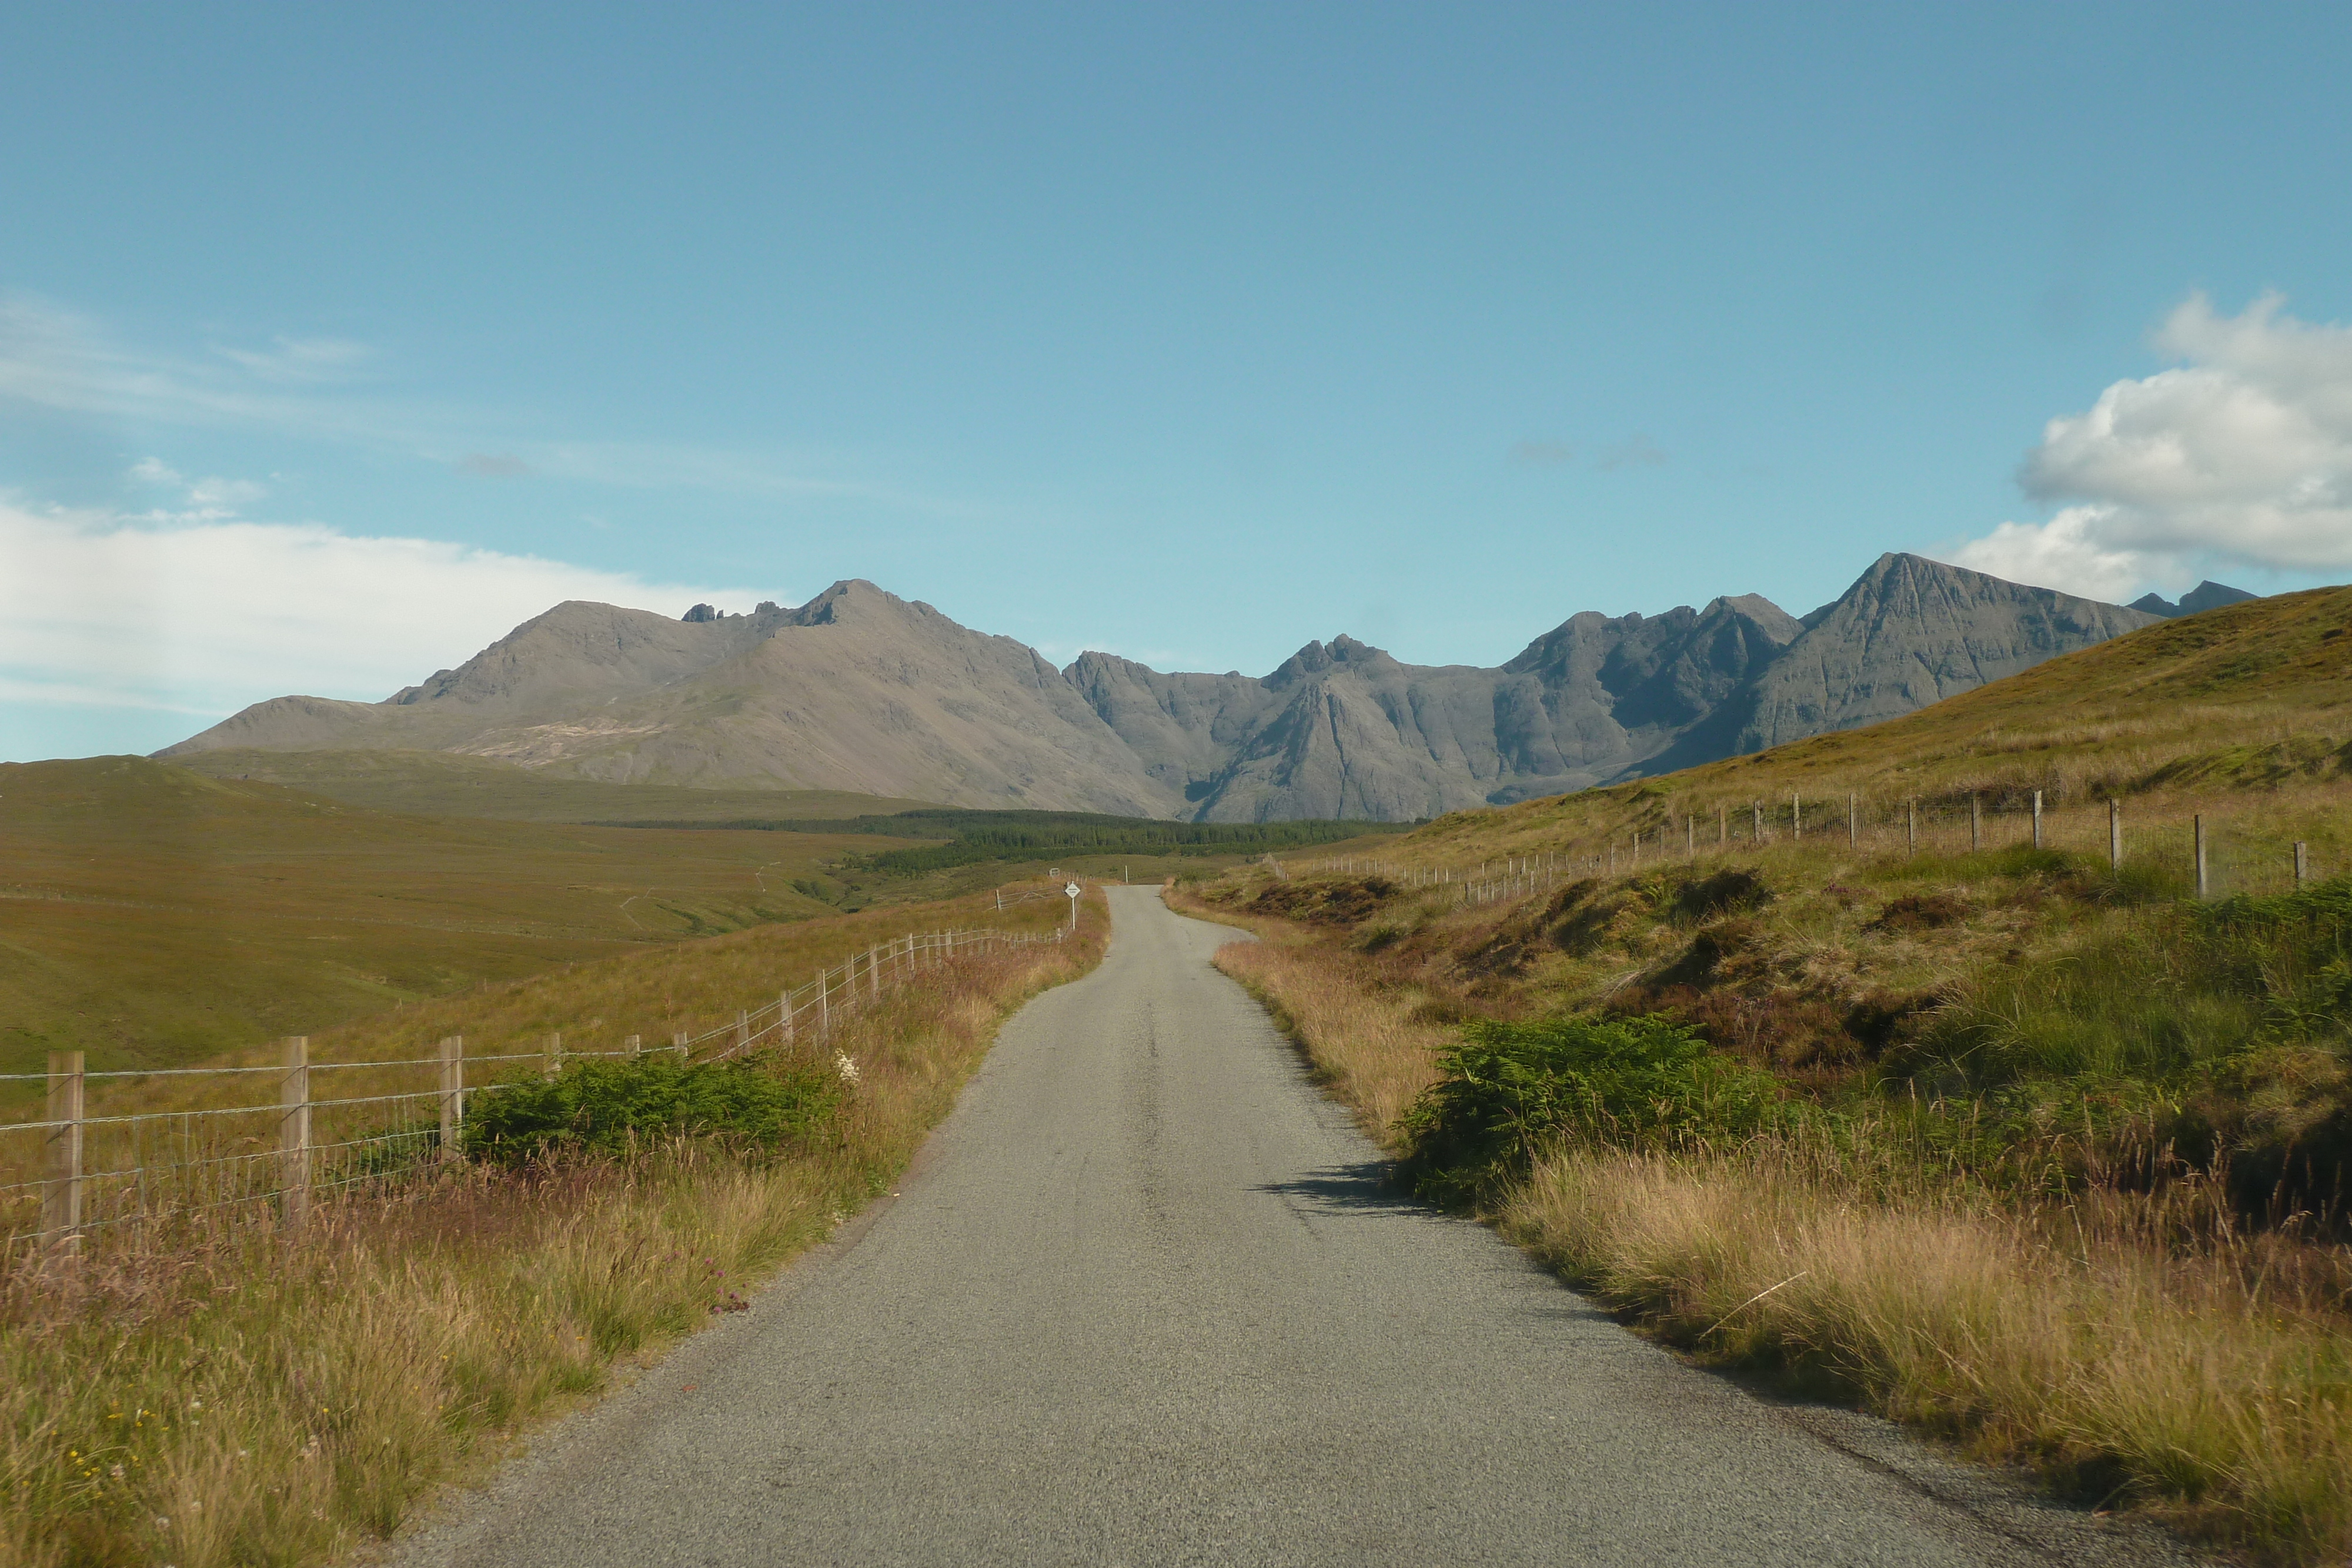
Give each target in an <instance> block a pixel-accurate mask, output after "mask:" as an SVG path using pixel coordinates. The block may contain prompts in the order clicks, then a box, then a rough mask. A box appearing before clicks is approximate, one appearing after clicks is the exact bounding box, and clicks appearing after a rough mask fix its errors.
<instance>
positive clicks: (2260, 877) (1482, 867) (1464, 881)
mask: <svg viewBox="0 0 2352 1568" xmlns="http://www.w3.org/2000/svg"><path fill="white" fill-rule="evenodd" d="M1784 800H1785V804H1783V803H1782V802H1783V801H1784ZM1842 803H1843V807H1844V810H1843V812H1842V813H1841V812H1839V811H1837V810H1836V808H1837V806H1838V805H1840V804H1841V802H1839V801H1838V800H1837V799H1836V797H1835V796H1834V795H1831V796H1806V795H1804V794H1803V793H1802V792H1801V791H1791V792H1790V794H1789V795H1787V796H1786V797H1782V798H1780V799H1779V800H1774V801H1773V802H1772V803H1771V804H1769V805H1767V804H1766V803H1765V802H1764V801H1763V800H1750V801H1748V803H1747V805H1746V806H1745V807H1744V808H1743V809H1742V810H1741V811H1740V812H1739V815H1740V816H1742V817H1745V818H1746V819H1747V820H1746V821H1745V823H1743V824H1742V825H1743V826H1745V827H1746V828H1747V829H1748V832H1747V834H1746V836H1745V837H1741V836H1740V835H1738V834H1737V833H1735V832H1734V831H1733V823H1734V821H1735V818H1734V815H1733V810H1732V808H1731V806H1730V805H1729V803H1727V802H1717V805H1716V808H1715V810H1714V812H1713V813H1712V814H1711V815H1708V816H1702V815H1701V814H1700V813H1698V812H1696V811H1689V810H1685V811H1684V812H1682V813H1680V814H1679V820H1678V819H1677V814H1676V813H1675V812H1674V811H1672V810H1669V811H1668V812H1666V813H1665V817H1664V822H1663V823H1662V824H1660V825H1659V826H1657V827H1656V828H1654V829H1652V828H1649V827H1643V828H1640V829H1629V830H1627V831H1626V832H1625V833H1624V834H1623V835H1622V836H1618V835H1612V837H1611V838H1610V839H1609V840H1608V841H1606V842H1603V843H1595V842H1593V841H1591V840H1589V839H1588V840H1584V841H1578V842H1574V843H1571V845H1570V847H1568V848H1566V849H1563V850H1559V851H1542V852H1533V853H1529V854H1525V855H1507V856H1504V857H1501V858H1499V859H1494V860H1486V861H1480V862H1476V863H1475V865H1474V864H1471V863H1469V862H1462V863H1458V864H1444V863H1439V862H1403V861H1394V860H1386V859H1381V858H1378V857H1364V856H1327V857H1323V858H1321V859H1318V860H1316V861H1313V862H1307V863H1308V868H1309V869H1312V870H1317V871H1321V872H1325V873H1336V874H1339V875H1379V876H1385V877H1388V878H1390V879H1391V880H1392V881H1395V882H1400V883H1404V884H1405V885H1407V886H1409V887H1413V888H1444V889H1447V890H1449V893H1450V895H1451V896H1453V897H1454V898H1455V899H1456V901H1457V902H1459V903H1461V904H1493V903H1497V902H1504V901H1508V900H1512V899H1518V898H1526V897H1530V896H1533V895H1535V894H1541V893H1548V892H1549V891H1551V890H1552V889H1554V888H1556V887H1558V886H1559V885H1560V884H1561V883H1563V882H1565V881H1568V880H1570V879H1572V878H1575V877H1578V876H1586V875H1610V876H1614V875H1616V874H1618V873H1621V872H1625V871H1636V870H1639V869H1640V868H1641V867H1643V865H1645V864H1655V863H1657V862H1662V861H1666V860H1672V859H1682V860H1696V859H1697V858H1698V857H1699V856H1701V855H1703V854H1706V853H1709V852H1725V851H1732V850H1742V849H1744V850H1746V851H1748V852H1762V851H1765V850H1769V849H1774V848H1787V849H1798V848H1808V849H1810V848H1815V847H1818V846H1819V845H1821V844H1822V843H1823V842H1824V841H1827V842H1829V843H1831V844H1832V845H1835V844H1836V843H1838V841H1841V840H1842V841H1843V847H1844V848H1845V849H1847V850H1848V851H1849V852H1856V853H1865V854H1890V853H1895V852H1899V853H1900V854H1902V855H1905V856H1909V855H1916V854H1917V853H1918V852H1920V851H1921V850H1922V849H1923V848H1926V849H1927V850H1929V851H1931V852H1932V851H1934V850H1937V849H1939V848H1940V849H1943V850H1945V851H1947V852H1958V851H1959V849H1960V847H1961V846H1960V840H1961V837H1962V829H1961V826H1960V815H1959V812H1958V809H1957V808H1953V809H1951V810H1948V811H1947V812H1946V813H1944V814H1943V819H1942V820H1941V821H1937V820H1935V818H1934V817H1932V816H1931V817H1928V818H1926V819H1923V815H1922V811H1921V807H1920V801H1919V799H1918V797H1916V796H1912V797H1907V798H1906V799H1905V800H1902V801H1901V802H1900V806H1899V809H1890V810H1881V811H1876V812H1874V811H1873V810H1871V809H1870V803H1869V802H1866V801H1864V799H1863V798H1862V796H1861V795H1860V793H1859V792H1856V791H1851V790H1850V791H1847V792H1846V795H1845V799H1844V800H1843V802H1842ZM2104 803H2105V807H2106V810H2105V821H2104V826H2105V832H2104V833H2103V834H2100V835H2099V836H2098V838H2097V839H2095V840H2090V839H2089V837H2088V834H2087V833H2086V832H2085V831H2084V826H2083V825H2084V824H2085V823H2088V824H2091V825H2092V826H2096V825H2097V824H2098V821H2099V820H2098V818H2097V817H2096V816H2095V814H2094V813H2091V812H2081V813H2068V814H2064V815H2063V816H2062V815H2061V814H2060V813H2059V812H2057V811H2055V810H2045V809H2044V805H2043V800H2042V790H2039V789H2034V790H2031V791H2028V792H2027V796H2026V799H2025V800H2024V802H2023V803H2022V805H2021V808H2020V809H2019V810H2015V811H2012V812H2010V813H1994V814H1992V815H1990V817H1989V815H1988V813H1987V811H1986V810H1985V805H1984V800H1983V797H1982V795H1981V794H1980V793H1979V794H1971V795H1970V796H1969V801H1968V808H1967V812H1966V822H1967V826H1966V831H1965V837H1966V840H1967V846H1966V847H1967V849H1968V851H1969V852H1979V851H1982V850H1984V849H1987V848H2005V847H2024V846H2031V847H2032V848H2034V849H2050V848H2055V847H2058V842H2057V841H2058V840H2059V839H2061V838H2062V837H2063V838H2069V839H2074V840H2086V841H2085V842H2084V843H2083V844H2081V845H2080V846H2079V847H2084V848H2090V847H2097V848H2103V849H2104V850H2105V852H2106V854H2107V859H2108V864H2109V866H2110V867H2111V868H2112V869H2113V870H2116V871H2121V870H2123V869H2124V867H2125V864H2126V859H2127V855H2126V832H2125V828H2126V820H2125V819H2126V813H2125V811H2124V807H2123V802H2122V801H2121V800H2117V799H2114V798H2109V799H2107V800H2105V802H2104ZM1809 808H1811V809H1812V810H1811V811H1810V812H1809V810H1808V809H1809ZM1809 816H1810V818H1811V827H1810V829H1809V827H1808V818H1809ZM2004 818H2008V819H2013V820H2014V821H2012V823H2011V826H2010V827H2009V828H2008V830H2007V832H2006V835H2005V836H2006V839H2007V842H2006V843H1994V842H1993V841H1992V840H1993V839H1994V838H1995V837H2000V836H2003V835H2001V834H2000V833H1999V832H1993V833H1989V832H1988V824H1989V823H1990V824H1991V825H1992V826H1993V827H1994V828H1995V829H1998V828H2000V824H2001V822H2002V821H2003V820H2004ZM1825 824H1826V826H1825ZM2219 825H2220V824H2219V823H2218V822H2216V821H2211V820H2209V818H2208V816H2207V814H2206V813H2203V812H2196V813H2192V814H2191V815H2190V818H2189V823H2188V824H2187V825H2186V827H2185V829H2184V827H2183V826H2182V825H2181V824H2179V822H2177V821H2173V822H2167V823H2163V824H2160V825H2158V826H2157V827H2154V828H2151V829H2149V830H2147V831H2146V832H2144V833H2143V834H2140V835H2136V836H2135V838H2136V841H2137V842H2138V843H2139V844H2141V845H2144V844H2145V841H2147V840H2149V839H2153V840H2155V841H2156V843H2157V847H2156V849H2155V850H2153V851H2150V850H2147V849H2146V848H2145V847H2138V848H2135V849H2134V850H2133V851H2132V853H2131V854H2130V855H2129V857H2128V858H2129V859H2131V860H2134V861H2137V862H2140V863H2148V862H2155V863H2159V864H2168V865H2170V866H2172V867H2174V868H2176V873H2186V876H2187V880H2188V881H2189V883H2190V885H2191V886H2192V887H2193V889H2194V892H2195V896H2196V897H2198V898H2200V899H2206V898H2210V897H2212V896H2214V895H2215V892H2216V890H2217V884H2218V882H2219V880H2220V878H2219V877H2218V876H2217V874H2216V871H2215V867H2214V864H2213V861H2214V858H2215V857H2214V854H2213V847H2214V840H2215V836H2216V835H2215V830H2216V828H2217V827H2218V826H2219ZM1677 827H1678V828H1679V831H1676V830H1677ZM1703 827H1704V828H1707V829H1712V830H1713V833H1712V836H1711V838H1702V836H1701V833H1702V828H1703ZM1841 830H1842V831H1841ZM2062 830H2063V831H2062ZM2269 859H2270V861H2273V862H2276V863H2275V864H2274V865H2269V872H2268V874H2267V875H2266V874H2265V873H2264V872H2263V869H2262V868H2261V866H2258V865H2257V864H2256V863H2255V862H2252V860H2251V858H2249V857H2244V856H2239V857H2235V858H2234V860H2233V864H2234V865H2235V866H2236V868H2237V869H2238V873H2239V874H2238V875H2237V876H2236V877H2235V878H2234V880H2236V881H2239V882H2241V883H2252V884H2267V883H2277V882H2280V881H2282V880H2284V881H2285V882H2286V883H2287V884H2288V885H2292V886H2294V887H2301V886H2302V885H2303V884H2304V883H2307V882H2310V881H2312V880H2314V879H2315V877H2316V875H2317V874H2318V873H2316V871H2315V870H2314V868H2313V864H2312V857H2311V850H2310V844H2309V843H2308V841H2304V840H2296V841H2293V842H2292V843H2289V844H2287V845H2285V846H2284V850H2283V851H2282V850H2277V849H2273V850H2272V851H2271V852H2270V856H2269ZM1269 860H1271V857H1269ZM1274 863H1275V869H1276V871H1277V872H1278V873H1281V874H1284V875H1287V874H1288V870H1287V869H1286V868H1285V867H1283V866H1282V865H1281V864H1280V863H1279V862H1274ZM2268 864H2269V862H2263V865H2268ZM2248 873H2251V874H2248Z"/></svg>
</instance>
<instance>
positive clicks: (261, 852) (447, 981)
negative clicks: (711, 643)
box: [0, 757, 906, 1072]
mask: <svg viewBox="0 0 2352 1568" xmlns="http://www.w3.org/2000/svg"><path fill="white" fill-rule="evenodd" d="M905 842H906V841H905V840H904V839H889V838H869V837H856V836H849V835H818V834H797V833H758V832H729V831H709V830H703V831H644V830H630V829H621V828H595V827H556V826H542V825H539V824H533V823H523V822H488V821H462V820H451V819H446V818H444V819H436V818H426V817H417V816H403V815H394V814H391V813H385V812H378V811H371V810H363V809H361V808H358V807H355V806H351V805H347V804H344V803H342V802H341V801H337V800H331V799H328V798H324V797H321V796H317V795H311V794H307V793H303V792H300V791H298V790H295V789H287V788H283V787H280V786H278V785H274V784H267V783H258V782H244V781H237V780H220V779H208V778H205V777H204V776H203V775H201V774H198V773H194V772H192V771H190V770H189V769H187V768H174V767H169V766H166V765H164V764H161V763H156V762H152V761H148V760H146V759H144V758H131V757H112V758H89V759H87V760H84V761H77V762H40V763H22V764H0V865H5V871H4V872H0V996H5V998H7V1002H8V1007H7V1009H6V1011H5V1015H0V1071H11V1072H21V1071H37V1070H39V1069H40V1067H41V1066H42V1061H43V1056H44V1053H45V1052H47V1051H52V1050H83V1051H89V1053H90V1056H91V1065H92V1067H93V1068H99V1067H109V1068H111V1067H126V1066H134V1065H157V1066H162V1065H171V1064H173V1063H176V1062H180V1061H187V1060H190V1059H193V1058H195V1057H201V1056H205V1055H209V1054H211V1053H213V1052H215V1051H220V1050H223V1049H225V1048H227V1047H230V1046H236V1045H245V1044H248V1043H250V1042H252V1041H253V1040H258V1039H263V1038H266V1037H268V1036H269V1035H271V1034H277V1033H284V1032H308V1031H313V1030H322V1029H324V1028H326V1027H328V1026H329V1025H331V1024H333V1023H336V1022H340V1021H341V1020H344V1019H355V1018H359V1017H362V1016H364V1015H367V1014H370V1013H374V1012H378V1011H383V1010H388V1009H394V1008H395V1007H397V1006H399V1005H401V1004H404V1003H413V1002H415V1001H418V1000H420V999H424V998H434V997H443V996H448V995H451V994H454V993H457V992H459V991H463V990H465V989H467V988H470V987H473V986H475V985H477V984H478V983H481V982H484V981H497V980H504V979H511V978H515V977H520V976H525V975H530V974H535V973H539V972H541V971H543V970H546V969H549V968H551V967H557V966H560V965H563V964H567V963H572V962H575V961H578V960H582V959H585V958H593V957H601V956H606V955H609V954H614V953H618V952H625V951H627V950H630V949H632V948H635V947H639V946H646V945H647V944H661V943H667V942H673V941H676V940H678V939H679V938H682V937H687V936H698V935H705V934H709V933H713V932H723V931H731V930H736V929H739V928H742V927H746V926H751V925H760V924H764V923H768V922H773V921H791V920H798V919H803V918H806V917H808V916H810V915H824V914H831V913H833V910H832V908H831V907H830V906H829V905H828V904H824V903H823V902H820V901H818V900H816V899H814V898H811V897H809V896H807V895H806V894H803V893H802V892H800V891H797V890H796V889H795V887H794V883H795V881H796V880H813V879H814V878H816V877H817V876H818V874H819V867H820V866H821V865H823V864H824V862H829V861H832V860H835V859H836V858H838V857H840V856H842V855H844V854H847V853H851V852H857V851H861V850H864V851H873V852H880V851H887V850H889V849H893V848H900V847H903V846H904V845H905Z"/></svg>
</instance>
